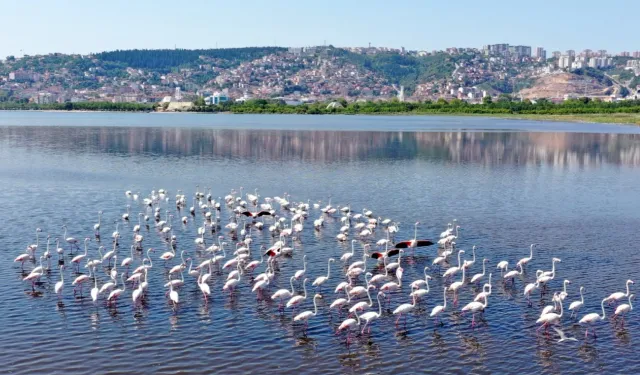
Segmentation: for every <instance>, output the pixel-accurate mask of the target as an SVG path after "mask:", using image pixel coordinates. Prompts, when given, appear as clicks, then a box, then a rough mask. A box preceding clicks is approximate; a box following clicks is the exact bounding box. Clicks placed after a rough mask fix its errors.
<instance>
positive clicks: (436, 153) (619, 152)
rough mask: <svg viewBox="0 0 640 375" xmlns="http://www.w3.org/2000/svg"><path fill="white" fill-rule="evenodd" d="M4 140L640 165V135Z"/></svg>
mask: <svg viewBox="0 0 640 375" xmlns="http://www.w3.org/2000/svg"><path fill="white" fill-rule="evenodd" d="M0 143H4V144H8V145H10V146H12V147H24V148H26V149H28V150H36V149H39V148H42V149H46V150H53V151H57V152H70V153H105V154H114V155H146V156H158V155H163V156H176V157H185V156H189V157H192V156H198V157H212V158H224V159H233V158H239V159H249V160H266V161H273V160H276V161H279V160H294V161H295V160H304V161H311V162H334V161H342V162H343V161H360V160H372V159H373V160H376V159H416V158H418V159H425V160H445V161H448V162H452V163H465V162H473V163H482V164H488V165H494V164H529V163H534V164H539V163H545V164H550V165H559V166H582V165H599V164H602V163H610V164H619V165H632V166H635V165H639V164H640V135H638V134H585V133H529V132H519V133H518V132H510V133H501V132H364V131H359V132H349V131H293V130H207V129H184V128H111V127H104V128H100V127H95V128H77V127H2V128H0Z"/></svg>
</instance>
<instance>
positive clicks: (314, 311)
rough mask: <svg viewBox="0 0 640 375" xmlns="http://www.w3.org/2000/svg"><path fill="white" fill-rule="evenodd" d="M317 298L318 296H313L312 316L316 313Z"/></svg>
mask: <svg viewBox="0 0 640 375" xmlns="http://www.w3.org/2000/svg"><path fill="white" fill-rule="evenodd" d="M317 299H318V298H315V297H314V298H313V316H316V315H318V303H317Z"/></svg>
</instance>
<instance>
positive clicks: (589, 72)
mask: <svg viewBox="0 0 640 375" xmlns="http://www.w3.org/2000/svg"><path fill="white" fill-rule="evenodd" d="M571 73H573V74H575V75H579V76H587V77H591V78H593V79H595V80H596V81H598V82H599V83H601V84H603V85H605V86H612V85H613V82H612V81H611V79H610V78H609V77H607V76H606V75H605V74H604V73H603V72H602V71H601V70H598V69H594V68H582V69H575V70H572V71H571Z"/></svg>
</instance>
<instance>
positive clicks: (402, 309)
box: [393, 294, 417, 327]
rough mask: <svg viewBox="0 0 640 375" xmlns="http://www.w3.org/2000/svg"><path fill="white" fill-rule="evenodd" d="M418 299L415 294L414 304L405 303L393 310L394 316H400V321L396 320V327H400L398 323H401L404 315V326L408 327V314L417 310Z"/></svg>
mask: <svg viewBox="0 0 640 375" xmlns="http://www.w3.org/2000/svg"><path fill="white" fill-rule="evenodd" d="M416 298H417V296H416V295H415V294H414V295H413V303H403V304H402V305H400V306H398V307H397V308H396V309H395V310H393V315H398V319H396V327H397V326H398V322H399V321H400V318H401V317H402V314H404V325H405V326H406V325H407V314H408V313H410V312H411V311H413V310H414V309H415V308H416Z"/></svg>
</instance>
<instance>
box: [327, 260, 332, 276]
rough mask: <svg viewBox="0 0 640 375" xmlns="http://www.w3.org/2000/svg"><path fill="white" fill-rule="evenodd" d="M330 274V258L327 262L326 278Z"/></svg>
mask: <svg viewBox="0 0 640 375" xmlns="http://www.w3.org/2000/svg"><path fill="white" fill-rule="evenodd" d="M329 276H331V259H329V261H328V262H327V279H328V278H329Z"/></svg>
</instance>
